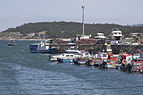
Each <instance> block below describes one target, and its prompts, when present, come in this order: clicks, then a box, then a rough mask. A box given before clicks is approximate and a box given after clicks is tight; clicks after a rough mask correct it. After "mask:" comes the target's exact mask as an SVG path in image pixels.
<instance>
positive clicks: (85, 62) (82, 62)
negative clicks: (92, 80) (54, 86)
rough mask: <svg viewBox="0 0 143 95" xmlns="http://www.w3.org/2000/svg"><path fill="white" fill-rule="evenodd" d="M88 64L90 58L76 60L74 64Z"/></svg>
mask: <svg viewBox="0 0 143 95" xmlns="http://www.w3.org/2000/svg"><path fill="white" fill-rule="evenodd" d="M87 62H88V58H83V57H80V58H77V59H75V61H74V64H77V65H86V64H87Z"/></svg>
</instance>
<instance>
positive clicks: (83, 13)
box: [82, 6, 85, 37]
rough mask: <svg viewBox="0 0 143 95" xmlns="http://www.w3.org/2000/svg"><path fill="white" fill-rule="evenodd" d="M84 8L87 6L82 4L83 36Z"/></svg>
mask: <svg viewBox="0 0 143 95" xmlns="http://www.w3.org/2000/svg"><path fill="white" fill-rule="evenodd" d="M84 9H85V6H82V23H83V34H82V35H83V37H84Z"/></svg>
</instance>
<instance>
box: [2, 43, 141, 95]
mask: <svg viewBox="0 0 143 95" xmlns="http://www.w3.org/2000/svg"><path fill="white" fill-rule="evenodd" d="M0 43H1V46H0V52H1V54H2V55H0V77H1V81H0V89H1V91H0V92H1V94H4V95H6V94H7V95H10V94H12V93H14V94H15V95H19V94H29V93H30V94H38V95H41V94H45V93H46V94H59V93H61V94H87V95H88V94H89V95H90V94H96V93H97V94H101V95H102V94H106V95H124V94H126V95H130V94H140V95H141V94H142V82H143V80H142V78H143V75H142V73H138V72H123V71H121V70H119V69H100V68H98V67H94V66H87V65H74V64H68V63H60V64H59V63H55V62H50V61H49V54H45V53H44V54H43V53H30V50H29V45H30V44H32V43H35V41H16V43H17V45H16V46H13V47H11V46H10V47H9V46H7V41H0ZM5 51H7V52H9V53H6V52H5ZM119 84H120V85H119Z"/></svg>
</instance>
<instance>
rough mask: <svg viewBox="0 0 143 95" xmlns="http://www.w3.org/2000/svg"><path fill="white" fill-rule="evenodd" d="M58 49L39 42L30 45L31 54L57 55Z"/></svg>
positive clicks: (44, 42)
mask: <svg viewBox="0 0 143 95" xmlns="http://www.w3.org/2000/svg"><path fill="white" fill-rule="evenodd" d="M57 50H58V48H56V47H51V46H50V44H49V43H47V42H46V41H41V42H40V43H34V44H31V45H30V52H31V53H49V54H55V53H57Z"/></svg>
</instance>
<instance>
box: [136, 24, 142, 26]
mask: <svg viewBox="0 0 143 95" xmlns="http://www.w3.org/2000/svg"><path fill="white" fill-rule="evenodd" d="M134 26H143V24H135V25H134Z"/></svg>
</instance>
